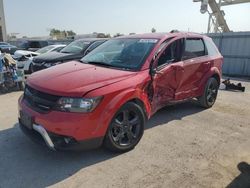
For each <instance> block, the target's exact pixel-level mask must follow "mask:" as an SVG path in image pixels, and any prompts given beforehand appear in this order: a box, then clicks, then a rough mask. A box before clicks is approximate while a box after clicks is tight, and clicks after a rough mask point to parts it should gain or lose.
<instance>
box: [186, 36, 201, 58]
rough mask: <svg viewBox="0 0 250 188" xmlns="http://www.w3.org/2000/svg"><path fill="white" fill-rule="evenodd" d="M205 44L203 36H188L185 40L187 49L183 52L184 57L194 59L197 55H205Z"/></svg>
mask: <svg viewBox="0 0 250 188" xmlns="http://www.w3.org/2000/svg"><path fill="white" fill-rule="evenodd" d="M205 54H206V53H205V45H204V42H203V40H202V39H201V38H187V39H186V42H185V50H184V52H183V56H182V59H183V60H187V59H192V58H195V57H200V56H204V55H205Z"/></svg>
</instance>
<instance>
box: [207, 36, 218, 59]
mask: <svg viewBox="0 0 250 188" xmlns="http://www.w3.org/2000/svg"><path fill="white" fill-rule="evenodd" d="M204 42H205V44H206V47H207V51H208V55H211V56H214V55H218V50H217V47H216V46H215V44H213V42H212V41H210V40H207V39H206V40H205V41H204Z"/></svg>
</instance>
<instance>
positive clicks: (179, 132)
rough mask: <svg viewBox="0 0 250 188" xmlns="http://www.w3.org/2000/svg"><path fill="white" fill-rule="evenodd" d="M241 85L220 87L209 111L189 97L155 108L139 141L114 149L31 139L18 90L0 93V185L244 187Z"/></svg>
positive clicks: (246, 156) (248, 129) (245, 101)
mask: <svg viewBox="0 0 250 188" xmlns="http://www.w3.org/2000/svg"><path fill="white" fill-rule="evenodd" d="M243 84H244V85H246V86H247V89H246V92H245V93H241V92H230V91H224V90H220V92H219V96H218V99H217V102H216V104H215V106H214V107H213V108H211V109H209V110H203V109H201V108H200V107H198V106H197V105H195V104H193V103H192V102H189V103H185V104H181V105H177V106H172V107H167V108H165V109H163V110H161V111H159V112H158V113H157V114H156V115H155V116H154V117H153V118H152V119H151V120H150V121H149V122H148V123H147V127H146V131H145V134H144V136H143V138H142V140H141V142H140V143H139V145H138V146H137V147H136V148H135V149H134V150H133V151H130V152H128V153H125V154H120V155H117V154H112V153H110V152H107V151H105V150H102V149H98V150H95V151H88V152H81V153H65V152H51V151H49V150H46V149H45V148H43V147H40V146H37V145H36V144H33V143H32V142H30V140H29V139H28V138H26V137H25V136H24V135H23V134H22V133H21V131H20V130H19V128H18V125H17V99H18V97H19V96H20V95H21V93H20V92H14V93H10V94H5V95H0V188H5V187H8V188H9V187H25V188H28V187H36V188H40V187H47V186H51V187H65V188H68V187H143V188H144V187H164V188H165V187H171V188H172V187H176V188H180V187H228V188H234V187H237V188H238V187H250V166H249V165H248V163H250V82H243ZM243 162H245V163H243ZM238 168H239V169H238Z"/></svg>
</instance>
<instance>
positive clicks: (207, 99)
mask: <svg viewBox="0 0 250 188" xmlns="http://www.w3.org/2000/svg"><path fill="white" fill-rule="evenodd" d="M218 89H219V83H218V81H217V80H216V79H215V78H213V77H212V78H209V80H208V81H207V84H206V87H205V89H204V92H203V95H202V96H201V97H199V98H198V100H199V103H200V105H201V106H202V107H204V108H210V107H212V106H213V105H214V103H215V101H216V98H217V94H218Z"/></svg>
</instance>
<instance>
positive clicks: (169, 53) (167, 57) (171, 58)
mask: <svg viewBox="0 0 250 188" xmlns="http://www.w3.org/2000/svg"><path fill="white" fill-rule="evenodd" d="M182 44H183V40H182V39H179V40H176V41H174V42H172V43H171V44H170V45H169V46H168V47H167V48H166V49H165V50H164V51H163V53H162V54H161V56H160V58H159V59H158V67H159V66H161V65H164V64H168V63H173V62H177V61H180V60H181V51H182V50H181V49H182Z"/></svg>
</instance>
